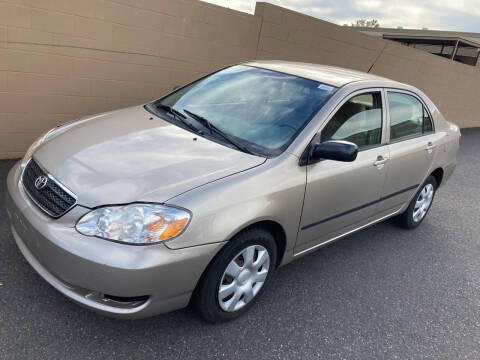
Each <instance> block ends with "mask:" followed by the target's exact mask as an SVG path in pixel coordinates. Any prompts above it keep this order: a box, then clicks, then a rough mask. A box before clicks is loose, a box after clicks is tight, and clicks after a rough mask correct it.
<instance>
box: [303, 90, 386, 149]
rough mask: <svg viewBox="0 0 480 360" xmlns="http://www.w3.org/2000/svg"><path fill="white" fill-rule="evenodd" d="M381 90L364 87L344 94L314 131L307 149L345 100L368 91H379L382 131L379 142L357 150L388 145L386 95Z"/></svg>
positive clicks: (318, 136)
mask: <svg viewBox="0 0 480 360" xmlns="http://www.w3.org/2000/svg"><path fill="white" fill-rule="evenodd" d="M383 90H384V88H380V87H374V88H364V89H360V90H356V91H353V92H351V93H349V94H348V95H346V96H345V97H344V98H343V99H342V100H341V101H339V102H338V103H337V105H336V106H335V108H334V109H333V110H332V111H331V112H330V114H329V115H328V116H327V118H326V119H325V121H324V122H323V123H322V125H321V126H320V128H319V129H318V131H317V132H316V134H315V136H314V138H313V141H312V142H310V144H309V145H308V146H307V149H308V147H309V146H310V145H311V144H312V143H314V142H316V141H318V142H320V136H321V133H322V131H323V129H324V128H325V126H327V124H328V123H329V122H330V120H332V118H333V117H334V116H335V114H336V113H337V112H338V111H339V110H340V109H341V107H342V106H343V105H345V103H346V102H348V101H349V100H350V99H352V98H354V97H356V96H358V95H362V94H368V93H379V94H380V98H381V104H382V129H381V131H382V133H381V136H380V144H375V145H369V146H365V147H363V148H359V149H358V152H361V151H366V150H371V149H375V148H379V147H382V146H385V145H388V142H387V137H386V135H387V134H386V130H387V129H388V128H387V121H386V120H387V112H386V105H387V104H386V97H385V94H384V91H383Z"/></svg>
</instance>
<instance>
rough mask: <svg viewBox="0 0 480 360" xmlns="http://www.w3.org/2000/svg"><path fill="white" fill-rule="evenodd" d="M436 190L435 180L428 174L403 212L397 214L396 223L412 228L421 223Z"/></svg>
mask: <svg viewBox="0 0 480 360" xmlns="http://www.w3.org/2000/svg"><path fill="white" fill-rule="evenodd" d="M436 190H437V181H436V179H435V177H433V176H432V175H430V176H429V177H428V178H427V180H425V182H424V183H423V185H422V187H421V188H420V190H418V192H417V193H416V194H415V196H414V197H413V199H412V201H411V202H410V204H409V205H408V208H407V209H406V210H405V212H404V213H403V214H401V215H399V216H397V218H396V219H395V220H396V223H397V224H398V225H400V226H401V227H403V228H405V229H413V228H416V227H417V226H418V225H420V224H421V222H422V221H423V219H425V216H426V215H427V213H428V210H430V207H431V205H432V202H433V198H434V197H435V191H436Z"/></svg>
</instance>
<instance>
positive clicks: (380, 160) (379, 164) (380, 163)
mask: <svg viewBox="0 0 480 360" xmlns="http://www.w3.org/2000/svg"><path fill="white" fill-rule="evenodd" d="M387 161H388V158H385V157H383V156H382V155H378V156H377V160H375V162H374V163H373V166H376V167H377V169H378V170H380V169H383V167H384V166H385V163H386V162H387Z"/></svg>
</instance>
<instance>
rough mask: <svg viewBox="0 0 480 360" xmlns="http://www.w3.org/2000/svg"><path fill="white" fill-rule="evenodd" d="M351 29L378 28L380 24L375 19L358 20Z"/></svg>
mask: <svg viewBox="0 0 480 360" xmlns="http://www.w3.org/2000/svg"><path fill="white" fill-rule="evenodd" d="M352 26H353V27H368V28H378V27H379V26H380V24H379V23H378V20H377V19H372V20H367V19H358V20H356V21H355V22H354V23H352Z"/></svg>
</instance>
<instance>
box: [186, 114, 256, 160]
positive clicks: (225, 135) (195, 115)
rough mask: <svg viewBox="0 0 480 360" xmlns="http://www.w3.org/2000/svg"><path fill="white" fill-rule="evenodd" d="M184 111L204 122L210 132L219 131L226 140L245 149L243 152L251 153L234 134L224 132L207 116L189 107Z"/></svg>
mask: <svg viewBox="0 0 480 360" xmlns="http://www.w3.org/2000/svg"><path fill="white" fill-rule="evenodd" d="M183 111H184V112H186V113H187V114H188V115H190V116H191V117H192V118H194V119H195V120H197V121H198V122H199V123H200V124H202V125H203V126H205V127H206V128H208V129H209V130H210V133H213V132H215V133H217V134H218V135H220V136H221V137H222V138H223V139H224V140H227V141H228V142H229V143H230V144H232V145H233V146H235V147H236V148H237V149H239V150H241V151H243V152H246V153H248V154H251V153H252V152H251V151H250V150H249V149H247V147H246V146H244V145H242V144H241V143H240V142H238V141H236V140H234V139H233V138H232V136H230V135H228V134H227V133H224V132H223V131H222V130H220V129H219V128H217V127H216V126H215V125H213V124H212V123H211V122H210V121H208V120H207V119H206V118H204V117H203V116H200V115H198V114H195V113H193V112H191V111H189V110H187V109H183Z"/></svg>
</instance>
